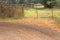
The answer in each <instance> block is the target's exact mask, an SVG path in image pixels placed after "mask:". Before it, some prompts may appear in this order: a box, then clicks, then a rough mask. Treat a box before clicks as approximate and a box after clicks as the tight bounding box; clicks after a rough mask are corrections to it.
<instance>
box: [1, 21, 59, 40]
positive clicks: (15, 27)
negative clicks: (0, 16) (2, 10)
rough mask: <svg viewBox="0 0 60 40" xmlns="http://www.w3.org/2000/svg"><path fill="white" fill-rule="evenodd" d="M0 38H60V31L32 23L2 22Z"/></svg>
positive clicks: (42, 39)
mask: <svg viewBox="0 0 60 40" xmlns="http://www.w3.org/2000/svg"><path fill="white" fill-rule="evenodd" d="M0 40H60V32H57V31H54V30H51V29H49V28H46V27H37V26H34V25H31V24H29V25H26V24H25V25H24V24H18V23H16V24H13V23H12V22H0Z"/></svg>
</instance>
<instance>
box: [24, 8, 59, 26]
mask: <svg viewBox="0 0 60 40" xmlns="http://www.w3.org/2000/svg"><path fill="white" fill-rule="evenodd" d="M24 11H25V17H33V16H34V17H37V13H36V9H32V8H29V9H25V10H24ZM37 11H38V17H48V18H49V17H51V16H52V10H51V9H42V10H37ZM31 15H32V16H31ZM53 15H54V17H56V18H55V22H56V23H57V24H59V25H60V9H53Z"/></svg>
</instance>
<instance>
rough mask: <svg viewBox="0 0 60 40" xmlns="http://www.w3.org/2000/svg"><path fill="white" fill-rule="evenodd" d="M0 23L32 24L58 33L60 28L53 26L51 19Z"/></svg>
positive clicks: (53, 22)
mask: <svg viewBox="0 0 60 40" xmlns="http://www.w3.org/2000/svg"><path fill="white" fill-rule="evenodd" d="M0 22H12V23H15V24H16V23H19V24H32V25H36V26H38V27H48V28H51V29H52V30H56V31H59V32H60V27H59V26H58V25H57V24H55V21H54V20H52V19H47V18H45V19H44V18H41V19H18V20H1V21H0Z"/></svg>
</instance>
